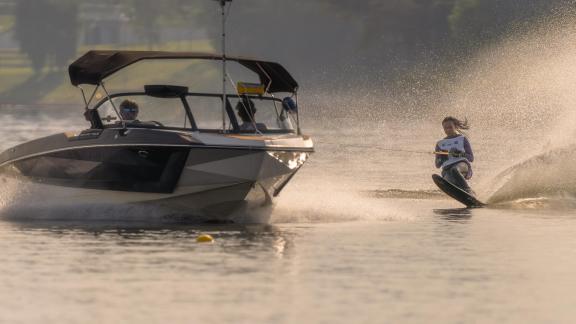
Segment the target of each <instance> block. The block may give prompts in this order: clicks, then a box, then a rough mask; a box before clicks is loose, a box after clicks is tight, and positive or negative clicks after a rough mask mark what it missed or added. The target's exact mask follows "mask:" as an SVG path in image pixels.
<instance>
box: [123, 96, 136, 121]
mask: <svg viewBox="0 0 576 324" xmlns="http://www.w3.org/2000/svg"><path fill="white" fill-rule="evenodd" d="M139 111H140V107H138V104H137V103H136V102H134V101H132V100H124V101H122V103H121V104H120V116H122V119H123V120H124V121H127V122H130V123H133V122H136V123H137V122H138V119H137V118H138V112H139Z"/></svg>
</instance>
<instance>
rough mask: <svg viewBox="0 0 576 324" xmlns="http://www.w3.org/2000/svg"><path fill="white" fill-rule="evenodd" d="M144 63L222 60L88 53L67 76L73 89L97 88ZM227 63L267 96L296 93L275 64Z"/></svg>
mask: <svg viewBox="0 0 576 324" xmlns="http://www.w3.org/2000/svg"><path fill="white" fill-rule="evenodd" d="M146 59H202V60H222V56H219V55H216V54H204V53H190V52H156V51H89V52H88V53H86V54H84V56H82V57H80V58H79V59H78V60H76V61H75V62H74V63H72V64H71V65H70V67H69V68H68V73H69V74H70V81H71V82H72V85H74V86H78V85H81V84H92V85H98V84H100V82H101V81H102V80H104V79H105V78H107V77H109V76H110V75H112V74H114V73H116V72H118V71H119V70H121V69H123V68H125V67H127V66H129V65H131V64H134V63H136V62H138V61H142V60H146ZM226 60H227V61H234V62H238V63H240V64H241V65H243V66H244V67H246V68H248V69H250V70H251V71H253V72H254V73H256V74H258V76H259V77H260V82H261V83H262V84H266V85H268V84H270V88H269V89H268V92H271V93H273V92H296V90H297V89H298V83H297V82H296V80H294V78H292V76H291V75H290V73H288V71H286V69H284V67H283V66H282V65H280V64H278V63H274V62H266V61H259V60H255V59H249V58H243V57H226Z"/></svg>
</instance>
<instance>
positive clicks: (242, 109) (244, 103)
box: [236, 96, 268, 132]
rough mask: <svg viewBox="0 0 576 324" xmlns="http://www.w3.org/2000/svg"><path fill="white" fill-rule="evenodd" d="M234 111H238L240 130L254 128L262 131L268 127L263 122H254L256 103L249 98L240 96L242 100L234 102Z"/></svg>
mask: <svg viewBox="0 0 576 324" xmlns="http://www.w3.org/2000/svg"><path fill="white" fill-rule="evenodd" d="M236 111H237V112H238V117H240V119H241V120H242V124H241V125H240V131H241V132H250V131H252V132H253V131H256V130H258V131H260V132H262V131H266V130H267V129H268V127H266V125H265V124H263V123H257V122H256V119H255V115H256V111H257V110H256V105H254V101H252V100H251V99H250V98H248V97H246V96H244V97H242V100H240V101H238V103H237V104H236Z"/></svg>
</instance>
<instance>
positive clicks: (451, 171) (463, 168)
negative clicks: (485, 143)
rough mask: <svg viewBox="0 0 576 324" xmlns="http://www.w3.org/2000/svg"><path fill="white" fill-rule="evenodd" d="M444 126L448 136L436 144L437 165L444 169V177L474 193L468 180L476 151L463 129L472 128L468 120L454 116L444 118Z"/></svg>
mask: <svg viewBox="0 0 576 324" xmlns="http://www.w3.org/2000/svg"><path fill="white" fill-rule="evenodd" d="M442 127H443V128H444V132H445V133H446V137H445V138H444V139H442V140H440V141H438V143H437V144H436V150H435V151H436V152H442V153H445V154H436V167H437V168H441V169H442V177H443V178H444V179H445V180H447V181H448V182H450V183H452V184H453V185H455V186H457V187H459V188H461V189H462V190H464V191H466V192H467V193H469V194H471V195H474V192H473V191H472V189H470V186H469V185H468V182H467V181H466V180H470V178H472V165H471V163H472V162H474V153H473V152H472V146H471V145H470V141H468V138H467V137H466V135H465V134H464V133H463V132H462V131H463V130H467V129H470V126H469V125H468V121H467V120H464V121H461V120H459V119H457V118H454V117H452V116H449V117H446V118H444V120H443V121H442Z"/></svg>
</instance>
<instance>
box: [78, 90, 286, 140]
mask: <svg viewBox="0 0 576 324" xmlns="http://www.w3.org/2000/svg"><path fill="white" fill-rule="evenodd" d="M130 96H142V97H146V96H148V97H150V95H149V94H147V93H146V92H119V93H114V94H110V95H109V96H105V97H104V98H102V99H100V100H99V101H98V102H97V103H96V104H95V105H94V107H93V108H90V109H88V110H89V111H93V112H96V113H97V116H98V118H100V120H102V118H101V117H100V115H99V109H100V108H101V107H102V106H103V105H104V104H105V103H106V102H109V101H110V100H112V99H114V98H118V97H130ZM188 97H210V98H220V99H221V100H222V99H223V97H224V96H223V95H222V94H220V93H203V92H187V93H186V94H183V95H182V96H181V97H176V98H179V99H180V100H181V102H182V108H183V109H184V111H185V114H186V117H187V118H188V121H189V123H190V127H171V126H153V125H149V124H135V123H126V121H125V120H124V119H123V118H122V116H121V114H119V113H118V111H116V110H115V113H116V115H117V117H118V120H119V122H120V123H121V124H118V125H114V124H109V125H104V124H102V128H104V129H106V128H112V129H116V128H118V129H123V128H124V129H125V128H148V129H162V130H176V131H193V132H201V133H219V134H222V133H227V134H228V133H229V134H259V133H264V134H294V133H296V132H297V130H296V129H294V128H290V129H267V130H265V131H260V130H251V131H241V130H240V125H239V123H238V119H237V118H236V114H235V113H234V110H233V109H232V105H231V104H230V101H229V98H237V99H238V98H244V97H247V98H249V99H257V100H266V101H273V102H275V103H277V104H279V105H280V107H282V100H281V99H279V98H276V97H274V96H259V95H238V94H226V113H227V115H228V119H229V122H230V126H231V127H232V129H229V130H225V131H223V130H222V129H221V128H218V129H216V128H214V129H206V128H199V127H198V126H197V124H196V120H195V118H194V114H193V112H192V109H191V108H190V104H189V102H188V100H187V98H188ZM275 105H276V104H275Z"/></svg>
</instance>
